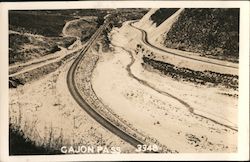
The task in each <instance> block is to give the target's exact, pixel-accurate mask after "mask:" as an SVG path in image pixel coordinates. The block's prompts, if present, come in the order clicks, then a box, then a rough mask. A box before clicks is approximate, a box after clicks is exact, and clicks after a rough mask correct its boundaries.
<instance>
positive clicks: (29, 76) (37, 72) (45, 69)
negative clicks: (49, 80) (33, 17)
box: [9, 51, 79, 88]
mask: <svg viewBox="0 0 250 162" xmlns="http://www.w3.org/2000/svg"><path fill="white" fill-rule="evenodd" d="M77 53H79V51H76V52H73V53H71V54H69V55H67V56H65V57H64V58H63V59H61V60H60V61H57V62H53V63H50V64H47V65H45V66H42V67H39V68H36V69H34V70H30V71H28V72H25V73H22V74H19V75H16V76H14V77H10V78H9V88H16V87H17V86H19V85H24V84H25V83H27V82H30V81H33V80H38V79H40V78H42V77H43V76H45V75H47V74H49V73H51V72H54V71H56V70H57V69H58V67H60V66H61V65H62V64H64V63H65V62H66V61H67V60H68V59H70V58H71V57H73V56H74V55H76V54H77Z"/></svg>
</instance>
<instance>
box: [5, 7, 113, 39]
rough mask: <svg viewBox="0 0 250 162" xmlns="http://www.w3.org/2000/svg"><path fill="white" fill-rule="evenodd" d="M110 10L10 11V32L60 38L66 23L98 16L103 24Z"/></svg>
mask: <svg viewBox="0 0 250 162" xmlns="http://www.w3.org/2000/svg"><path fill="white" fill-rule="evenodd" d="M108 11H109V10H97V9H84V10H22V11H16V10H12V11H9V25H10V30H14V31H19V32H22V33H25V32H28V33H33V34H39V35H43V36H47V37H58V36H61V34H62V29H63V27H64V25H65V23H66V22H67V21H69V20H73V19H77V18H78V17H80V16H97V17H98V18H99V19H100V20H97V23H98V22H99V23H102V19H103V17H104V16H105V15H106V14H107V12H108Z"/></svg>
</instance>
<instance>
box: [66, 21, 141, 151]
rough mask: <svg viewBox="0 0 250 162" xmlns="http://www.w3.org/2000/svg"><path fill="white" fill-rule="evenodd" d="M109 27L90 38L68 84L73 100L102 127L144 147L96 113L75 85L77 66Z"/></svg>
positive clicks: (69, 73)
mask: <svg viewBox="0 0 250 162" xmlns="http://www.w3.org/2000/svg"><path fill="white" fill-rule="evenodd" d="M107 25H108V23H105V24H104V25H102V26H100V27H99V29H98V30H97V31H96V32H95V34H94V35H93V36H92V37H91V38H90V40H89V42H88V44H87V46H86V47H85V48H84V49H82V50H81V51H80V54H79V56H78V57H77V58H76V60H75V61H74V62H73V64H72V65H71V67H70V69H69V71H68V74H67V84H68V88H69V91H70V93H71V95H72V96H73V98H74V99H75V100H76V102H77V103H78V104H79V105H80V106H81V107H82V108H83V109H84V110H85V111H86V112H87V113H88V114H89V115H90V116H91V117H92V118H94V119H95V120H96V121H97V122H98V123H100V124H101V125H102V126H104V127H105V128H107V129H108V130H109V131H110V132H112V133H114V134H115V135H117V136H118V137H120V138H121V139H123V140H124V141H126V142H128V143H130V144H131V145H132V146H134V147H137V145H143V143H142V142H141V141H139V140H138V139H136V138H135V137H133V136H131V135H130V134H128V133H126V132H124V131H123V130H121V129H120V128H118V127H117V126H116V125H114V124H113V123H111V122H110V121H109V120H107V119H105V117H103V116H102V115H100V114H99V113H98V112H97V111H95V110H94V109H93V108H92V107H91V106H90V105H89V104H88V103H87V102H86V101H85V100H84V99H83V98H82V96H81V95H80V93H79V91H78V89H77V87H76V83H75V79H74V78H75V70H76V69H77V66H78V64H79V62H80V61H81V59H82V58H83V56H84V54H85V53H86V52H87V51H88V49H89V48H90V46H91V45H92V44H93V43H94V41H95V40H96V39H97V38H98V36H99V35H100V33H101V32H102V30H103V29H105V27H106V26H107Z"/></svg>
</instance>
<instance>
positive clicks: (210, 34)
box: [164, 8, 239, 62]
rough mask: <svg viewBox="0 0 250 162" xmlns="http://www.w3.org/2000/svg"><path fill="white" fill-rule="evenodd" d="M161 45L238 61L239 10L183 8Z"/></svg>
mask: <svg viewBox="0 0 250 162" xmlns="http://www.w3.org/2000/svg"><path fill="white" fill-rule="evenodd" d="M164 45H165V46H166V47H169V48H176V49H179V50H185V51H191V52H196V53H201V55H202V56H205V57H210V58H215V59H221V60H227V61H231V62H238V59H239V9H237V8H231V9H222V8H220V9H208V8H207V9H192V8H191V9H185V10H184V11H183V12H182V13H181V14H180V16H179V19H178V20H177V21H176V22H175V23H174V24H173V26H172V28H171V29H170V31H169V32H168V33H167V34H166V36H165V41H164Z"/></svg>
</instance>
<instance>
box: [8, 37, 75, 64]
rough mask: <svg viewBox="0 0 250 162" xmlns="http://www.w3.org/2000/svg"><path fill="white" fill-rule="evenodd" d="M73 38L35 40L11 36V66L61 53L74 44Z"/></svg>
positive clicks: (42, 38)
mask: <svg viewBox="0 0 250 162" xmlns="http://www.w3.org/2000/svg"><path fill="white" fill-rule="evenodd" d="M75 40H76V38H73V37H67V38H64V37H53V38H50V37H41V38H35V37H32V36H27V35H23V34H16V33H11V34H9V64H13V63H22V62H26V61H29V60H32V59H35V58H40V57H43V56H45V55H48V54H51V53H55V52H57V51H60V50H61V49H60V48H59V46H61V47H64V48H67V47H69V46H70V45H71V44H72V43H74V42H75Z"/></svg>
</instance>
